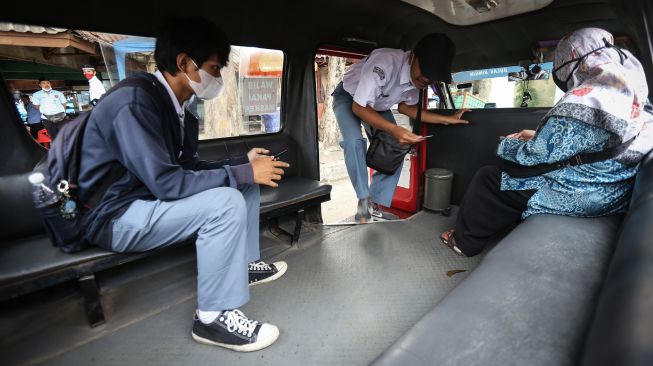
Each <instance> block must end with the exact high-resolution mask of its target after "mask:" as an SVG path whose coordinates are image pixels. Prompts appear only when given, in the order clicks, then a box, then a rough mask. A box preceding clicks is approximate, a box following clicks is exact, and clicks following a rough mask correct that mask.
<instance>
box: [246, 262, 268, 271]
mask: <svg viewBox="0 0 653 366" xmlns="http://www.w3.org/2000/svg"><path fill="white" fill-rule="evenodd" d="M249 270H250V271H272V266H270V265H269V264H267V263H265V262H263V261H259V262H256V263H250V264H249Z"/></svg>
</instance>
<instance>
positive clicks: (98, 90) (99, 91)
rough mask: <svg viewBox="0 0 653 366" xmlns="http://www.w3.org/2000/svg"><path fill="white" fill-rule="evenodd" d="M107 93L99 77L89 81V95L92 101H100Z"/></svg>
mask: <svg viewBox="0 0 653 366" xmlns="http://www.w3.org/2000/svg"><path fill="white" fill-rule="evenodd" d="M106 92H107V91H106V90H105V89H104V85H103V84H102V82H101V81H100V79H98V78H97V76H95V75H93V77H92V78H90V79H89V80H88V93H89V94H90V99H91V100H93V99H100V97H101V96H102V95H104V93H106Z"/></svg>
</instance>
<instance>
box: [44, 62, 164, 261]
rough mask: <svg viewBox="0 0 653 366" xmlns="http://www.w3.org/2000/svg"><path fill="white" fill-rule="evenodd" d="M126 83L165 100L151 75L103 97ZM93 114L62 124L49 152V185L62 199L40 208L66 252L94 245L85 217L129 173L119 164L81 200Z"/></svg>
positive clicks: (52, 236)
mask: <svg viewBox="0 0 653 366" xmlns="http://www.w3.org/2000/svg"><path fill="white" fill-rule="evenodd" d="M126 86H132V87H137V88H142V89H145V90H147V91H148V93H150V94H151V95H152V96H154V97H155V98H157V99H159V100H160V99H161V93H160V92H159V91H158V90H157V88H156V85H155V82H154V77H153V76H151V75H147V76H144V77H131V78H129V79H125V80H123V81H121V82H120V83H118V84H117V85H116V86H114V87H113V88H111V90H109V92H107V94H105V96H103V98H102V100H103V99H104V97H106V96H107V95H109V94H111V93H113V92H115V91H116V90H118V89H120V88H122V87H126ZM102 100H100V102H101V101H102ZM91 114H92V111H89V112H87V113H85V114H82V115H80V116H78V117H77V118H75V119H73V120H72V121H69V122H67V123H66V124H64V125H63V126H62V128H61V130H60V131H59V133H58V134H57V137H56V138H55V139H54V141H53V142H52V145H51V147H50V151H48V164H47V170H46V171H45V172H43V174H44V175H45V181H44V182H45V184H46V185H47V186H48V187H49V188H51V189H52V190H53V191H58V192H60V194H61V199H60V200H59V201H58V202H56V203H53V204H51V205H48V206H44V207H39V208H37V210H38V211H39V213H40V214H41V218H42V219H43V222H44V224H45V227H46V229H47V231H48V234H49V235H50V239H51V241H52V244H53V245H54V246H55V247H58V248H59V249H61V250H62V251H64V252H66V253H73V252H78V251H80V250H83V249H85V248H88V247H89V246H90V243H89V242H88V241H87V240H86V238H85V232H84V227H83V225H82V217H83V216H84V214H86V213H88V212H89V211H90V210H91V209H92V208H93V207H95V205H97V203H98V202H100V201H101V199H102V197H103V196H104V194H105V193H106V191H107V189H108V188H109V186H111V185H112V184H113V183H115V182H116V181H117V180H118V179H119V178H120V177H121V176H122V175H123V174H124V172H125V168H124V167H122V166H121V165H120V164H115V165H114V166H113V167H112V168H111V170H110V173H109V176H108V177H107V179H104V181H103V182H102V184H101V185H100V186H99V187H97V189H95V190H94V191H93V193H92V194H91V196H90V198H89V199H88V200H87V201H85V202H81V201H80V199H79V196H78V195H77V188H78V186H77V184H78V179H79V168H80V163H81V154H82V151H81V148H82V141H83V138H84V129H85V127H86V123H87V122H88V119H89V117H90V116H91Z"/></svg>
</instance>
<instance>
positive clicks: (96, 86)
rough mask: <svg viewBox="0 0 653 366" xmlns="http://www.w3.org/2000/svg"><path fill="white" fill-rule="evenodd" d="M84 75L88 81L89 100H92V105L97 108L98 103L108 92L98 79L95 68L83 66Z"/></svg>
mask: <svg viewBox="0 0 653 366" xmlns="http://www.w3.org/2000/svg"><path fill="white" fill-rule="evenodd" d="M82 73H83V74H84V77H85V78H86V79H87V80H88V93H89V94H90V96H89V99H90V100H91V105H92V106H96V105H97V102H98V101H99V100H100V98H101V97H102V96H103V95H104V93H106V92H107V91H106V90H105V89H104V85H102V82H101V81H100V79H98V77H97V75H96V72H95V67H93V66H92V65H84V66H82Z"/></svg>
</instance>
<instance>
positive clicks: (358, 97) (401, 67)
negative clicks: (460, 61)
mask: <svg viewBox="0 0 653 366" xmlns="http://www.w3.org/2000/svg"><path fill="white" fill-rule="evenodd" d="M455 53H456V50H455V46H454V44H453V42H452V41H451V40H450V39H449V37H447V36H446V35H444V34H441V33H432V34H429V35H426V36H424V37H423V38H422V39H421V40H420V41H419V42H418V43H417V45H416V46H415V49H414V50H413V51H403V50H398V49H390V48H381V49H377V50H374V51H372V53H370V54H369V55H368V56H367V57H366V58H364V59H363V60H361V62H359V63H357V64H355V65H353V66H352V67H350V68H349V70H347V72H346V73H345V76H344V78H343V81H342V83H340V84H338V86H337V87H336V89H335V90H334V92H333V94H332V95H333V111H334V113H335V116H336V120H337V121H338V126H339V127H340V134H341V136H342V137H341V141H340V146H341V147H342V148H343V150H344V154H345V164H346V166H347V172H348V173H349V179H350V180H351V183H352V185H353V186H354V190H355V191H356V196H357V197H358V207H357V210H356V215H355V216H354V218H355V220H356V221H357V222H360V223H364V222H368V221H370V220H371V218H372V216H374V217H378V218H382V219H386V220H392V219H397V216H395V215H393V214H391V213H389V212H385V211H383V210H381V208H380V207H379V205H382V206H386V207H389V206H390V205H391V203H392V197H393V195H394V191H395V188H396V187H397V183H398V181H399V177H400V175H401V166H400V167H399V168H398V169H397V171H396V172H395V173H394V174H392V175H386V174H382V173H379V172H374V174H373V175H372V183H371V185H368V173H367V166H366V163H365V154H366V149H367V140H366V139H365V138H364V137H363V135H362V133H361V124H362V125H363V127H364V128H365V130H366V132H367V133H368V134H369V135H372V134H373V133H372V128H374V129H379V130H383V131H386V132H388V133H390V134H391V135H392V136H393V137H394V138H395V139H396V140H397V141H398V142H399V143H401V144H405V145H410V144H416V143H418V142H421V141H424V137H422V136H418V135H416V134H414V133H412V132H411V131H409V130H407V129H405V128H402V127H400V126H398V125H397V123H396V121H395V119H394V117H393V115H392V112H391V111H390V108H391V107H392V106H393V105H395V104H399V113H402V114H405V115H407V116H409V117H410V118H416V116H417V108H421V107H422V106H417V103H418V99H419V91H420V89H424V88H426V87H427V86H428V85H430V84H432V83H434V82H436V81H443V82H446V83H450V82H451V63H452V61H453V57H454V55H455ZM466 111H467V110H459V111H457V112H456V113H454V114H453V115H451V116H443V115H439V114H437V113H432V112H427V111H424V112H423V113H422V122H425V123H439V124H466V123H468V122H467V121H465V120H463V119H462V115H463V113H465V112H466Z"/></svg>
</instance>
